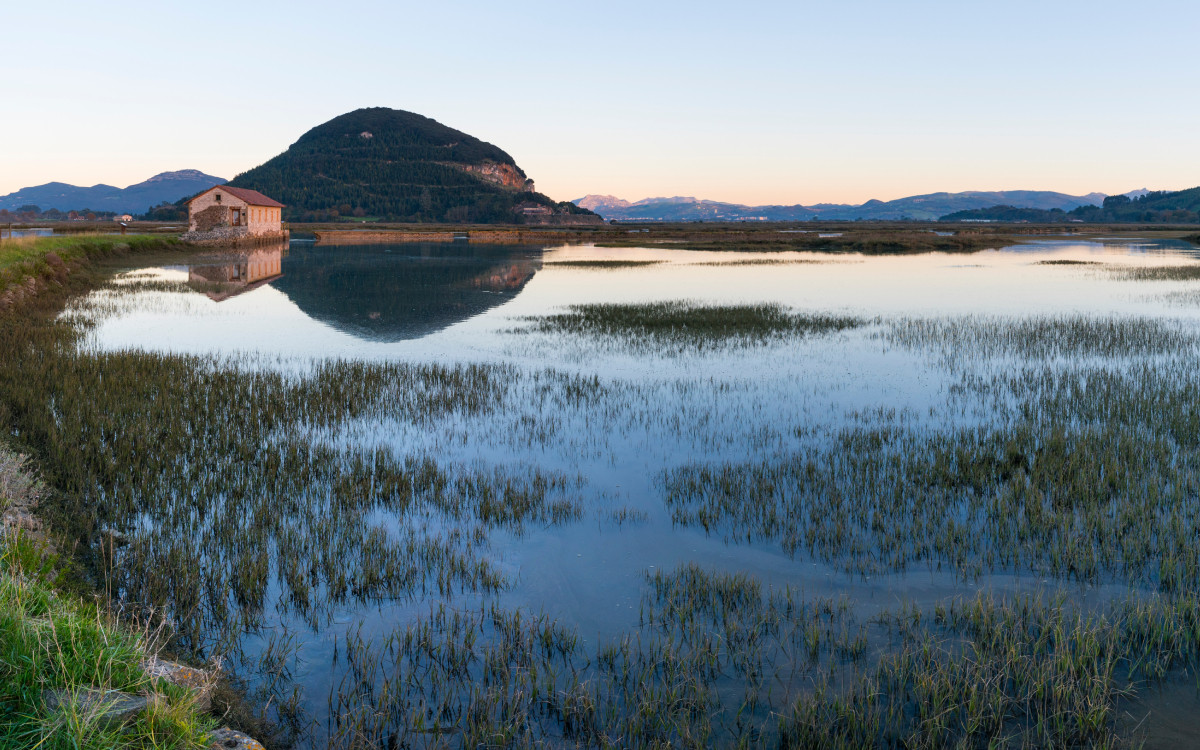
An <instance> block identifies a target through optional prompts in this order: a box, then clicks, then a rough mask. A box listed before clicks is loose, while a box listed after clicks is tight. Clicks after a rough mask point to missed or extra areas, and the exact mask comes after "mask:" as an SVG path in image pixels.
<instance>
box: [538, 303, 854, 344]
mask: <svg viewBox="0 0 1200 750" xmlns="http://www.w3.org/2000/svg"><path fill="white" fill-rule="evenodd" d="M523 320H524V321H526V322H528V323H530V324H531V325H530V326H529V327H528V328H525V329H519V330H520V331H522V332H537V333H546V334H560V335H567V336H584V337H596V338H601V339H605V340H607V341H609V342H610V343H616V344H619V345H624V346H628V347H631V348H634V349H638V348H641V349H649V350H662V349H664V348H672V349H705V348H710V347H714V346H730V345H732V346H756V345H762V344H766V343H769V342H771V341H776V340H780V339H783V338H786V337H797V336H810V335H821V334H827V333H836V332H838V331H843V330H846V329H848V328H855V327H857V326H860V325H862V324H863V322H864V321H863V320H861V319H859V318H855V317H850V316H840V315H834V314H829V313H801V312H794V311H792V310H790V309H788V308H786V307H784V306H782V305H774V304H763V305H700V304H696V303H693V302H687V301H676V302H656V303H646V304H593V305H572V306H571V307H569V308H568V309H567V312H565V313H560V314H557V315H545V316H534V317H528V318H524V319H523Z"/></svg>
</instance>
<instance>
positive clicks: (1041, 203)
mask: <svg viewBox="0 0 1200 750" xmlns="http://www.w3.org/2000/svg"><path fill="white" fill-rule="evenodd" d="M1147 192H1148V191H1146V190H1134V191H1132V192H1130V193H1126V194H1125V195H1127V196H1129V197H1130V198H1136V197H1138V196H1140V195H1144V194H1145V193H1147ZM1107 197H1108V196H1107V195H1106V194H1104V193H1089V194H1088V195H1067V194H1065V193H1055V192H1050V191H1046V190H1005V191H995V192H982V191H971V192H965V193H930V194H928V195H914V196H910V197H908V198H898V199H896V200H892V201H879V200H870V201H867V202H866V203H863V204H861V205H857V206H856V205H849V204H841V203H819V204H816V205H812V206H801V205H795V206H744V205H740V204H737V203H721V202H718V201H709V200H700V199H697V198H690V197H674V198H646V199H645V200H640V201H635V202H632V203H631V202H629V201H625V200H621V199H620V198H616V197H614V196H611V195H588V196H585V197H583V198H580V199H579V200H576V201H574V203H575V205H577V206H580V207H581V208H586V209H589V210H591V211H594V212H596V213H598V214H600V215H601V216H603V217H604V218H605V219H617V220H620V221H668V222H671V221H808V220H810V219H823V220H826V221H857V220H864V221H870V220H874V221H900V220H905V219H911V220H918V221H933V220H936V219H940V218H941V217H943V216H945V215H947V214H952V213H955V212H958V211H971V210H977V209H986V208H991V207H993V206H999V205H1005V206H1018V207H1021V208H1033V209H1038V210H1042V211H1050V210H1053V209H1058V210H1060V211H1071V210H1072V209H1075V208H1078V207H1080V206H1099V205H1101V204H1102V203H1103V201H1104V199H1105V198H1107Z"/></svg>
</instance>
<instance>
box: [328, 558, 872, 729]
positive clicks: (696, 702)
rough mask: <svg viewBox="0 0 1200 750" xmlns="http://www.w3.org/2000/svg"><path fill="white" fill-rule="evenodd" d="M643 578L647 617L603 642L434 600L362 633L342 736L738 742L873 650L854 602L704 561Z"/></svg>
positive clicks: (491, 609) (341, 688)
mask: <svg viewBox="0 0 1200 750" xmlns="http://www.w3.org/2000/svg"><path fill="white" fill-rule="evenodd" d="M646 583H647V590H646V593H645V596H644V597H643V599H642V605H641V613H642V617H641V619H642V625H641V626H640V627H639V628H638V630H637V631H636V632H634V633H631V634H629V635H627V636H624V637H622V638H619V639H617V640H615V641H610V642H606V643H603V644H600V645H599V646H597V647H595V650H594V651H592V650H590V649H586V648H585V647H584V645H583V641H582V639H581V638H580V636H579V634H578V632H577V631H576V630H575V629H574V628H571V627H567V626H564V625H562V624H560V623H558V622H556V621H554V620H551V619H549V618H547V617H545V616H544V615H538V614H531V613H527V612H524V611H522V610H505V609H502V608H500V607H497V606H495V605H487V606H483V607H480V608H479V609H475V610H470V609H465V610H462V609H451V608H448V607H445V606H442V605H438V606H436V607H434V608H433V609H432V611H431V612H430V614H429V615H428V616H426V617H422V618H421V619H420V620H418V621H417V622H415V623H413V624H410V625H408V626H405V627H402V628H399V629H397V630H396V631H395V632H393V633H391V634H389V635H387V636H386V637H382V638H374V639H371V638H366V637H364V636H362V635H361V634H360V633H352V634H351V635H350V637H348V638H347V639H346V640H345V641H344V642H343V643H341V644H339V651H338V658H339V660H340V661H342V662H344V663H345V664H346V666H347V670H346V673H345V677H344V678H343V680H342V681H341V683H340V684H339V685H337V686H335V687H334V689H333V690H332V691H331V693H330V697H329V705H330V714H331V716H333V717H335V718H334V719H333V720H332V722H331V726H330V727H329V735H330V737H331V745H332V746H335V747H352V746H363V745H377V744H379V743H382V742H389V741H390V742H394V743H396V744H398V745H400V746H412V747H460V746H470V747H477V746H498V745H503V746H517V747H534V746H544V745H546V744H551V745H560V744H570V745H577V746H582V747H638V748H640V747H664V746H677V747H695V748H700V747H712V746H714V745H720V746H726V745H733V744H735V742H734V740H736V738H737V737H738V736H742V737H743V738H748V737H750V736H752V735H753V734H757V733H762V732H770V731H771V725H772V721H771V719H770V718H769V707H770V706H772V705H774V706H777V707H778V706H781V705H782V703H780V702H778V697H779V696H780V695H781V694H788V693H794V692H795V690H796V686H797V685H798V684H799V683H800V682H802V681H803V680H805V679H807V678H808V677H809V676H811V675H812V674H814V673H815V672H816V670H817V669H818V668H819V665H821V664H824V665H828V664H847V663H852V662H854V661H857V660H858V659H860V658H861V657H862V656H863V654H864V653H865V648H866V646H865V635H864V634H863V630H862V629H861V628H860V627H859V626H857V625H854V626H852V624H851V623H850V615H849V610H848V607H847V603H846V602H845V601H840V600H833V599H815V600H806V599H804V598H803V597H800V596H799V595H798V594H797V593H796V592H794V591H791V590H783V591H768V590H765V589H764V588H763V587H762V586H761V585H760V584H759V583H758V581H756V580H754V579H752V578H750V577H748V576H745V575H729V574H721V573H711V572H708V571H705V570H704V569H702V568H700V567H699V566H696V565H687V566H683V567H681V568H680V569H679V570H677V571H675V572H672V573H655V574H650V575H648V576H647V579H646ZM798 653H803V656H802V657H800V658H799V659H797V658H796V657H797V654H798ZM772 696H774V697H772Z"/></svg>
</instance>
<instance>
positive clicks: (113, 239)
mask: <svg viewBox="0 0 1200 750" xmlns="http://www.w3.org/2000/svg"><path fill="white" fill-rule="evenodd" d="M177 246H178V240H177V239H175V238H174V237H165V236H152V235H127V236H122V235H99V234H96V235H70V236H59V235H56V236H51V237H18V238H16V239H4V240H0V295H2V294H3V293H4V292H5V291H7V290H8V289H9V288H10V287H13V286H16V285H18V284H22V283H24V282H26V281H27V280H29V279H40V280H56V281H58V282H60V283H61V281H63V280H64V279H65V277H66V275H67V274H68V273H69V272H70V270H71V267H72V266H73V265H77V264H78V263H80V262H83V261H86V260H90V259H94V258H98V257H106V256H111V255H116V254H122V253H134V252H146V251H153V250H166V249H171V248H174V247H177Z"/></svg>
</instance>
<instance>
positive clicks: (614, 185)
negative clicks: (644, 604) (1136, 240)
mask: <svg viewBox="0 0 1200 750" xmlns="http://www.w3.org/2000/svg"><path fill="white" fill-rule="evenodd" d="M0 29H3V46H0V67H2V68H3V70H4V74H3V81H4V83H3V84H2V85H0V92H2V94H0V101H3V103H4V104H3V108H2V109H0V194H6V193H9V192H12V191H15V190H17V189H19V188H21V187H25V186H30V185H37V184H41V183H45V182H50V181H60V182H68V183H72V184H77V185H92V184H96V183H107V184H111V185H117V186H121V187H124V186H126V185H129V184H132V183H135V182H140V181H141V180H143V179H146V178H147V177H149V176H151V175H153V174H157V173H159V172H164V171H172V170H177V169H199V170H201V171H204V172H207V173H209V174H214V175H217V176H220V177H225V178H232V177H233V176H234V175H236V174H237V173H239V172H242V171H245V170H247V169H250V168H252V167H254V166H257V165H258V164H260V163H262V162H264V161H266V160H267V159H269V158H271V157H272V156H275V155H276V154H278V153H280V152H282V151H284V150H285V149H286V148H287V147H288V146H289V145H290V144H291V143H293V142H294V141H295V140H296V139H297V138H299V137H300V135H301V134H303V133H304V132H305V131H306V130H308V129H310V128H312V127H315V126H316V125H319V124H320V123H322V122H325V121H327V120H329V119H331V118H333V117H336V116H337V115H339V114H343V113H345V112H348V111H351V110H354V109H357V108H360V107H370V106H385V107H392V108H396V109H404V110H409V111H412V112H417V113H420V114H422V115H425V116H428V117H432V118H434V119H436V120H438V121H439V122H442V123H443V124H446V125H449V126H451V127H454V128H458V129H459V130H463V131H465V132H467V133H470V134H471V135H474V136H476V137H478V138H481V139H483V140H485V141H488V142H491V143H494V144H496V145H498V146H500V147H501V148H503V149H504V150H505V151H507V152H508V153H509V154H511V155H512V156H513V157H514V158H515V159H516V161H517V163H518V164H519V165H520V166H521V167H522V168H523V169H524V170H525V172H526V173H527V174H528V175H529V176H530V177H532V178H534V179H535V180H536V182H537V187H538V190H540V191H541V192H543V193H546V194H547V195H549V196H551V197H553V198H555V199H556V200H571V199H577V198H580V197H582V196H584V195H585V194H589V193H596V194H610V195H616V196H618V197H622V198H625V199H629V200H636V199H640V198H644V197H649V196H674V195H690V196H695V197H699V198H707V199H711V200H721V201H729V202H734V203H747V204H795V203H803V204H813V203H819V202H829V203H862V202H864V201H866V200H868V199H871V198H877V199H881V200H889V199H894V198H899V197H903V196H907V195H914V194H920V193H928V192H936V191H950V192H957V191H962V190H1016V189H1025V190H1057V191H1060V192H1065V193H1071V194H1086V193H1090V192H1096V191H1098V192H1104V193H1119V192H1125V191H1128V190H1133V189H1137V188H1142V187H1148V188H1151V189H1182V188H1187V187H1194V186H1196V185H1200V138H1197V133H1198V132H1200V99H1198V98H1197V97H1196V96H1195V95H1194V94H1195V87H1196V80H1197V73H1200V58H1197V57H1196V55H1195V40H1196V38H1197V35H1198V32H1200V4H1197V3H1195V2H1194V0H1193V1H1192V2H1176V1H1166V0H1142V1H1141V2H1137V3H1133V2H1128V0H1125V1H1123V2H1109V0H1091V1H1090V2H1078V1H1076V0H1039V1H1038V2H1029V1H1027V0H1009V1H1008V2H1004V3H982V2H972V1H970V0H968V1H965V2H964V0H956V1H954V2H950V1H946V2H942V1H940V0H939V1H929V0H910V2H906V3H899V2H895V1H894V0H890V1H887V2H881V1H876V0H841V1H840V2H804V1H799V0H797V1H793V2H762V1H756V0H743V1H742V2H739V3H717V2H708V1H707V0H694V1H693V2H675V1H674V0H670V1H662V0H657V1H656V0H650V1H649V2H646V1H645V0H643V1H642V2H626V1H625V0H617V1H615V2H605V3H587V4H584V3H564V2H553V3H552V2H541V1H540V0H528V1H527V2H524V3H519V4H512V3H497V2H494V0H493V1H491V2H455V1H454V0H439V1H438V2H430V1H428V0H427V1H426V2H424V3H419V4H417V3H408V2H386V1H383V0H357V2H355V3H352V4H349V3H348V4H337V3H327V2H322V3H316V2H307V0H290V1H289V2H255V1H254V0H247V1H246V2H242V3H239V4H235V5H228V4H221V3H216V4H210V3H162V2H140V1H139V2H117V3H94V2H73V1H68V2H62V1H59V2H43V3H19V4H9V3H5V4H4V7H2V8H0Z"/></svg>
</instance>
